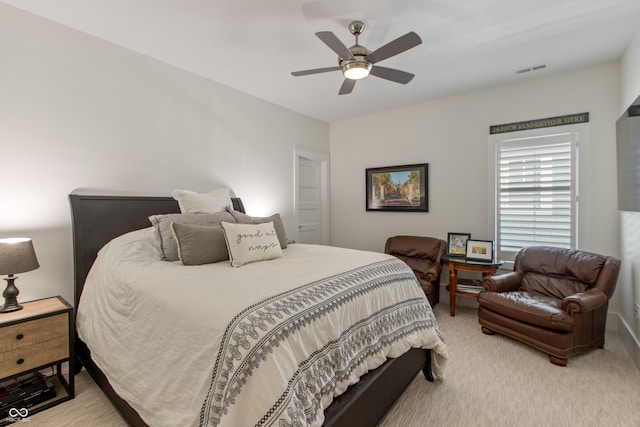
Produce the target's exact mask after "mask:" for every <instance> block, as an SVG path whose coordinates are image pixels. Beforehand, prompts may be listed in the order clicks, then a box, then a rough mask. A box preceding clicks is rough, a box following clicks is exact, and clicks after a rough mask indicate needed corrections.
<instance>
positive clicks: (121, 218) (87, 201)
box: [69, 194, 244, 307]
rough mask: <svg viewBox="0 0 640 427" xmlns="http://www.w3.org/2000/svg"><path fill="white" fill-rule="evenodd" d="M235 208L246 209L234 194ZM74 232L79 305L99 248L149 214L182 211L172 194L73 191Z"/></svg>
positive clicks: (138, 224) (146, 222)
mask: <svg viewBox="0 0 640 427" xmlns="http://www.w3.org/2000/svg"><path fill="white" fill-rule="evenodd" d="M231 201H232V202H233V208H234V209H235V210H237V211H241V212H244V206H243V204H242V200H240V199H239V198H235V197H234V198H232V199H231ZM69 203H70V205H71V223H72V233H73V262H74V276H75V277H74V281H75V287H74V289H75V293H74V307H77V306H78V302H79V301H80V295H81V294H82V289H83V287H84V282H85V279H86V278H87V274H89V270H90V269H91V266H92V265H93V262H94V261H95V259H96V256H97V255H98V251H99V250H100V249H101V248H102V247H103V246H104V245H106V244H107V243H109V241H111V240H112V239H114V238H115V237H118V236H121V235H123V234H125V233H128V232H130V231H133V230H139V229H141V228H146V227H150V226H151V223H150V222H149V216H151V215H156V214H167V213H179V212H180V208H179V206H178V202H177V201H176V200H174V199H173V198H172V197H152V196H93V195H79V194H70V195H69Z"/></svg>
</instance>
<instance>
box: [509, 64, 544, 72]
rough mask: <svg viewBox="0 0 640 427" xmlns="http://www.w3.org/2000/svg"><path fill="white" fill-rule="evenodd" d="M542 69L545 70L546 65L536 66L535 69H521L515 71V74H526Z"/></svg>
mask: <svg viewBox="0 0 640 427" xmlns="http://www.w3.org/2000/svg"><path fill="white" fill-rule="evenodd" d="M543 68H547V65H546V64H541V65H536V66H535V67H529V68H523V69H521V70H518V71H516V74H523V73H528V72H529V71H537V70H542V69H543Z"/></svg>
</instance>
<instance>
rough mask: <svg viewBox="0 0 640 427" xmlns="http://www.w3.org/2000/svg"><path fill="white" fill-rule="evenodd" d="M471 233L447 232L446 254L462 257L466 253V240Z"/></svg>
mask: <svg viewBox="0 0 640 427" xmlns="http://www.w3.org/2000/svg"><path fill="white" fill-rule="evenodd" d="M470 238H471V233H454V232H449V233H447V256H450V257H464V256H466V255H467V240H469V239H470Z"/></svg>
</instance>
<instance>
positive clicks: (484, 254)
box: [467, 239, 493, 262]
mask: <svg viewBox="0 0 640 427" xmlns="http://www.w3.org/2000/svg"><path fill="white" fill-rule="evenodd" d="M467 259H470V260H474V261H486V262H492V261H493V240H471V239H469V240H467Z"/></svg>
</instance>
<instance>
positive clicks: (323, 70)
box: [291, 66, 340, 77]
mask: <svg viewBox="0 0 640 427" xmlns="http://www.w3.org/2000/svg"><path fill="white" fill-rule="evenodd" d="M339 70H340V67H337V66H336V67H326V68H314V69H312V70H302V71H294V72H292V73H291V75H293V76H296V77H297V76H306V75H309V74H319V73H328V72H329V71H339Z"/></svg>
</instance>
